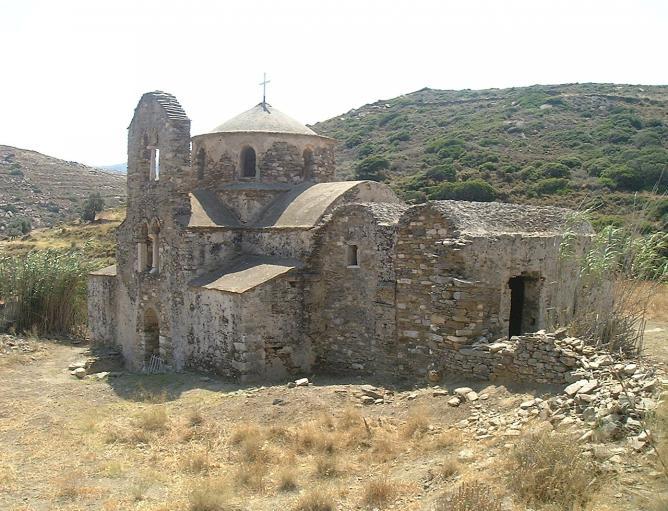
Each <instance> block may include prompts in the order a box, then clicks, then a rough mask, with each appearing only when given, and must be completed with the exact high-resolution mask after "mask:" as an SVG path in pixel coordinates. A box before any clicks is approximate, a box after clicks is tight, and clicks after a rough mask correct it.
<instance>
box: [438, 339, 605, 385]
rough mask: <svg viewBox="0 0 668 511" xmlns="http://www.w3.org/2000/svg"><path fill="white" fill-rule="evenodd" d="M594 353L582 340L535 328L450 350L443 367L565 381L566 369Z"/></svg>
mask: <svg viewBox="0 0 668 511" xmlns="http://www.w3.org/2000/svg"><path fill="white" fill-rule="evenodd" d="M594 353H595V350H594V348H592V347H590V346H586V345H585V343H584V341H582V340H580V339H576V338H574V337H566V335H565V331H564V330H559V331H557V332H556V333H547V334H546V333H545V332H543V331H539V332H536V333H532V334H526V335H521V336H513V337H511V338H510V339H509V340H503V341H497V342H491V343H489V342H478V343H475V344H472V345H471V346H467V347H465V348H461V349H458V350H452V351H451V352H450V355H451V356H450V357H447V358H446V359H445V360H444V366H443V370H455V371H457V372H461V373H464V374H471V375H473V376H476V377H478V378H483V379H495V378H500V377H507V378H509V379H512V380H514V381H531V382H538V383H567V382H569V380H570V371H572V370H573V369H575V368H576V367H579V366H581V363H580V360H581V359H582V358H583V357H588V356H590V355H593V354H594Z"/></svg>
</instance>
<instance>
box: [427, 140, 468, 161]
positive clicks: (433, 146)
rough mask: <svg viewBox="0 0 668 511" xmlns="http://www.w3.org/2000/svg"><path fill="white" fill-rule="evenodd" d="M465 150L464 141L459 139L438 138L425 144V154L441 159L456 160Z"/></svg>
mask: <svg viewBox="0 0 668 511" xmlns="http://www.w3.org/2000/svg"><path fill="white" fill-rule="evenodd" d="M465 150H466V148H465V146H464V141H463V140H461V139H459V138H439V139H436V140H433V141H431V142H430V143H429V144H427V147H426V148H425V151H426V152H427V153H436V154H438V157H439V158H441V159H446V158H450V159H457V158H459V157H460V156H461V155H462V154H464V151H465Z"/></svg>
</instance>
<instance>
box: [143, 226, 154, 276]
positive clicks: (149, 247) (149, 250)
mask: <svg viewBox="0 0 668 511" xmlns="http://www.w3.org/2000/svg"><path fill="white" fill-rule="evenodd" d="M153 252H154V248H153V237H152V236H151V235H150V234H149V236H148V239H147V240H146V265H145V266H144V271H151V269H152V268H153Z"/></svg>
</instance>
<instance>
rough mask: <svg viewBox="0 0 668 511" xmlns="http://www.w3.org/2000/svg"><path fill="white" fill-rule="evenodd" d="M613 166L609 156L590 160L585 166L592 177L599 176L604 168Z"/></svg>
mask: <svg viewBox="0 0 668 511" xmlns="http://www.w3.org/2000/svg"><path fill="white" fill-rule="evenodd" d="M611 166H612V162H611V161H610V160H609V159H608V158H595V159H593V160H589V161H587V162H586V163H585V164H584V168H585V170H586V171H587V174H589V175H590V176H592V177H599V176H600V175H601V174H602V173H603V171H604V170H606V169H607V168H609V167H611Z"/></svg>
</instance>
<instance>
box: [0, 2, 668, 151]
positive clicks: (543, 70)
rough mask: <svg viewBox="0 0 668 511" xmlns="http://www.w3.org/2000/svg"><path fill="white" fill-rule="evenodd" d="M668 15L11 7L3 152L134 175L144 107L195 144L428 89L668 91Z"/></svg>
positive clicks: (326, 5)
mask: <svg viewBox="0 0 668 511" xmlns="http://www.w3.org/2000/svg"><path fill="white" fill-rule="evenodd" d="M667 41H668V0H627V1H617V0H601V1H598V0H577V1H571V0H559V1H548V0H440V1H438V0H434V1H431V0H407V1H404V0H396V1H390V0H385V1H379V0H378V1H377V0H323V1H320V0H273V1H271V0H268V1H262V0H243V1H242V0H236V1H229V0H228V1H223V0H219V1H204V0H189V1H172V0H161V1H157V0H155V1H142V0H134V1H131V0H128V1H126V0H111V1H109V0H107V1H104V2H102V1H97V0H80V1H77V0H58V1H55V0H51V1H49V0H44V1H39V0H0V49H1V53H0V55H1V58H0V144H8V145H15V146H19V147H23V148H27V149H35V150H38V151H40V152H43V153H46V154H49V155H53V156H57V157H60V158H64V159H68V160H77V161H81V162H84V163H88V164H111V163H118V162H122V161H125V151H126V128H127V125H128V123H129V122H130V119H131V118H132V113H133V109H134V107H135V105H136V103H137V101H138V100H139V97H140V95H141V94H142V93H143V92H146V91H150V90H155V89H161V90H165V91H168V92H171V93H172V94H175V95H176V97H177V98H178V99H179V101H180V102H181V104H182V105H183V107H184V108H185V110H186V112H187V114H188V115H189V117H190V118H191V119H192V132H193V134H198V133H202V132H205V131H208V130H210V129H211V128H213V127H214V126H216V125H218V124H220V123H221V122H222V121H224V120H226V119H228V118H229V117H232V116H234V115H236V114H237V113H240V112H242V111H244V110H247V109H248V108H250V107H251V106H253V105H255V104H257V103H258V102H259V101H260V99H261V88H260V87H259V86H258V82H260V81H261V78H262V73H263V71H266V72H267V73H268V75H269V79H270V80H271V84H270V85H269V86H268V94H267V100H268V102H270V103H271V104H273V105H274V106H275V107H277V108H279V109H281V110H283V111H284V112H286V113H288V114H289V115H291V116H292V117H295V118H296V119H298V120H300V121H302V122H304V123H313V122H316V121H319V120H324V119H327V118H329V117H332V116H334V115H338V114H340V113H343V112H346V111H348V110H349V109H351V108H354V107H358V106H361V105H363V104H365V103H368V102H372V101H375V100H377V99H387V98H391V97H395V96H398V95H400V94H403V93H407V92H411V91H414V90H417V89H420V88H422V87H425V86H427V87H432V88H439V89H462V88H471V89H480V88H490V87H508V86H522V85H531V84H535V83H565V82H618V83H642V84H667V83H668V66H666V50H668V43H667Z"/></svg>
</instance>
